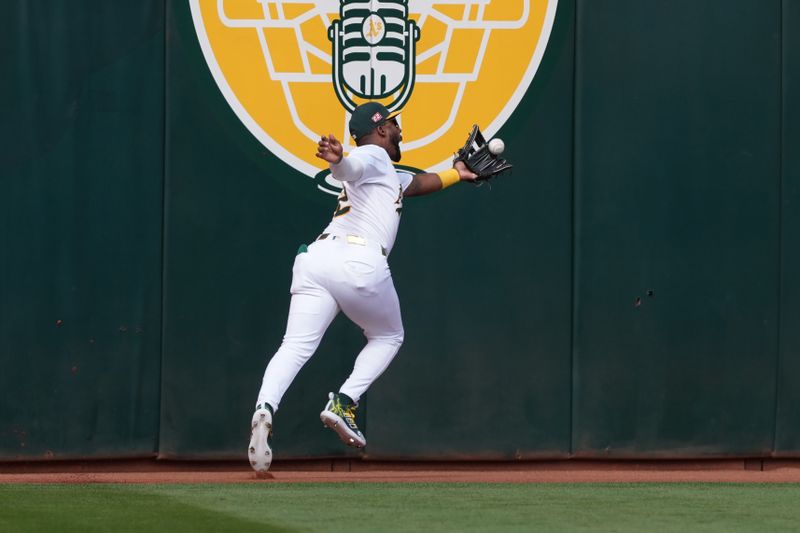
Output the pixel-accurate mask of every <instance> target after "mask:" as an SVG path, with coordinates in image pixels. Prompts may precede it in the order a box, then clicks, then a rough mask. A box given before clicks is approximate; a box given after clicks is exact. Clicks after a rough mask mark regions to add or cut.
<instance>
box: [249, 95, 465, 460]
mask: <svg viewBox="0 0 800 533" xmlns="http://www.w3.org/2000/svg"><path fill="white" fill-rule="evenodd" d="M349 127H350V134H351V135H352V137H353V139H354V140H355V142H356V148H355V149H353V150H352V151H351V152H350V154H349V155H348V156H345V155H344V153H343V149H342V144H341V143H340V142H339V141H338V140H337V139H336V137H334V136H333V135H332V134H331V135H327V136H325V135H323V136H322V138H321V139H320V141H319V145H318V147H317V154H316V155H317V157H319V158H320V159H323V160H325V161H327V162H328V163H329V164H330V169H331V173H332V175H333V177H334V178H335V179H337V180H339V181H341V183H342V192H341V194H340V195H339V203H338V205H337V206H336V209H335V211H334V214H333V220H331V222H330V224H328V226H327V227H326V228H325V230H324V231H323V232H322V234H320V235H319V237H317V239H316V240H315V241H314V242H313V243H311V244H310V245H308V246H307V247H306V246H301V247H300V250H299V253H298V254H297V257H296V258H295V261H294V267H293V269H292V285H291V290H290V292H291V294H292V298H291V304H290V307H289V318H288V321H287V325H286V334H285V335H284V337H283V343H282V344H281V346H280V348H279V349H278V351H277V352H276V353H275V355H274V356H273V357H272V359H271V360H270V362H269V364H268V365H267V368H266V371H265V372H264V379H263V382H262V384H261V390H260V391H259V393H258V399H257V401H256V409H255V413H254V414H253V418H252V423H251V438H250V447H249V450H248V456H249V459H250V464H251V466H252V467H253V469H254V470H255V471H256V472H257V473H263V472H266V471H267V470H268V469H269V467H270V464H271V463H272V449H271V442H270V437H271V434H272V417H273V415H274V414H275V412H276V411H277V410H278V407H279V405H280V402H281V398H282V397H283V395H284V393H285V392H286V390H287V389H288V388H289V385H290V384H291V383H292V381H293V380H294V378H295V376H296V375H297V373H298V372H299V371H300V368H301V367H302V366H303V365H304V364H305V363H306V362H307V361H308V360H309V359H310V358H311V356H312V355H313V354H314V352H315V351H316V349H317V346H319V343H320V340H321V339H322V336H323V334H324V333H325V330H326V329H327V328H328V326H329V325H330V323H331V321H332V320H333V319H334V317H335V316H336V315H337V313H338V312H339V311H340V310H341V311H343V312H344V313H345V314H346V315H347V317H348V318H349V319H350V320H352V321H353V322H355V323H356V324H357V325H358V326H359V327H360V328H361V329H362V330H363V331H364V335H365V336H366V337H367V344H366V346H364V349H363V350H361V352H360V353H359V354H358V356H357V357H356V360H355V365H354V368H353V371H352V373H351V374H350V376H349V377H348V378H347V380H346V381H345V382H344V383H343V384H342V386H341V387H340V388H339V392H338V393H334V392H331V393H329V395H328V402H327V404H326V405H325V408H324V409H323V410H322V412H321V413H320V419H321V420H322V422H323V423H324V424H325V426H327V427H329V428H331V429H332V430H334V431H335V432H336V433H337V434H338V436H339V438H340V439H341V440H342V442H344V443H345V444H347V445H350V446H355V447H357V448H363V447H364V446H366V444H367V440H366V438H365V437H364V434H363V433H362V432H361V431H359V429H358V425H356V408H357V407H358V401H359V399H360V398H361V396H362V395H363V394H364V393H365V392H366V391H367V389H368V388H369V386H370V385H371V384H372V382H374V381H375V380H376V379H377V378H378V377H379V376H380V375H381V374H382V373H383V371H384V370H386V368H387V367H388V366H389V363H391V362H392V359H393V358H394V356H395V355H396V354H397V351H398V350H399V349H400V345H401V344H402V343H403V323H402V320H401V317H400V303H399V301H398V298H397V293H396V292H395V288H394V283H393V281H392V274H391V272H390V271H389V264H388V263H387V258H388V256H389V252H390V251H391V250H392V246H393V245H394V241H395V236H396V235H397V228H398V225H399V223H400V213H401V211H402V208H403V198H404V197H407V196H421V195H424V194H429V193H432V192H436V191H439V190H442V189H444V188H446V187H449V186H450V185H453V184H455V183H457V182H459V181H462V180H463V181H472V180H475V178H476V177H477V175H476V174H474V173H473V172H472V171H470V170H469V168H468V167H467V166H466V165H465V164H464V163H463V162H462V161H458V162H456V163H455V164H454V167H453V168H451V169H449V170H447V171H445V172H442V173H439V174H433V173H423V174H417V175H415V176H413V177H412V176H409V175H408V174H400V173H398V172H397V171H396V170H395V168H394V166H393V165H392V162H398V161H400V156H401V154H400V142H401V141H402V131H401V129H400V126H399V125H398V123H397V118H396V114H395V115H391V114H390V113H389V111H388V110H387V109H386V107H384V106H383V105H381V104H380V103H378V102H369V103H366V104H362V105H360V106H358V107H356V108H355V110H354V111H353V113H352V116H351V119H350V123H349Z"/></svg>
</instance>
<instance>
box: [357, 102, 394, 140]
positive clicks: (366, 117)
mask: <svg viewBox="0 0 800 533" xmlns="http://www.w3.org/2000/svg"><path fill="white" fill-rule="evenodd" d="M399 114H400V113H399V112H397V113H394V114H391V113H389V110H388V109H386V107H385V106H384V105H383V104H381V103H380V102H367V103H365V104H361V105H360V106H358V107H356V108H355V109H354V110H353V114H352V115H351V116H350V135H352V136H353V139H356V140H358V139H360V138H361V137H363V136H364V135H366V134H368V133H369V132H371V131H372V130H374V129H375V128H377V127H378V126H380V125H382V124H386V122H387V121H389V120H391V119H393V118H394V117H396V116H397V115H399Z"/></svg>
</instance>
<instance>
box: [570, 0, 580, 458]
mask: <svg viewBox="0 0 800 533" xmlns="http://www.w3.org/2000/svg"><path fill="white" fill-rule="evenodd" d="M579 10H580V0H575V12H574V13H573V21H572V23H573V26H574V30H573V43H572V44H573V48H572V169H571V171H572V191H571V198H570V207H571V209H572V213H571V214H570V216H571V219H572V232H571V234H572V242H571V251H570V252H571V257H572V259H571V261H570V279H571V291H572V294H571V295H570V300H571V305H572V309H571V313H570V346H569V351H570V370H569V374H570V394H569V400H570V405H569V427H570V439H569V456H570V457H572V456H574V455H575V418H576V417H575V405H576V401H575V379H576V376H575V369H576V366H577V365H576V353H575V346H576V336H577V333H576V325H577V309H578V305H577V303H578V298H577V295H578V288H577V287H578V281H577V270H578V269H577V261H578V259H577V254H578V250H577V241H578V235H577V234H578V217H577V214H578V208H577V201H578V193H577V189H578V150H577V147H578V120H579V119H578V87H579V84H578V72H579V71H578V31H579V24H578V22H579V18H580V17H579Z"/></svg>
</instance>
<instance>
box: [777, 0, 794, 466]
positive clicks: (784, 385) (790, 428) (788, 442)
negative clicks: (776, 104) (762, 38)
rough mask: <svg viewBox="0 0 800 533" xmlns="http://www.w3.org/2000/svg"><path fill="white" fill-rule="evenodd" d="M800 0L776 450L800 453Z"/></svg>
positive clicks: (787, 77) (786, 16) (786, 177)
mask: <svg viewBox="0 0 800 533" xmlns="http://www.w3.org/2000/svg"><path fill="white" fill-rule="evenodd" d="M798 146H800V3H799V2H795V1H791V0H784V2H783V143H782V148H783V150H782V152H783V198H782V200H783V201H782V204H781V205H782V208H783V218H782V220H783V226H782V233H781V237H782V247H781V249H782V251H783V256H782V261H781V272H782V284H781V350H780V363H779V367H778V368H779V371H780V372H779V374H778V377H779V380H778V417H777V418H778V419H777V429H776V434H775V435H776V439H775V451H776V453H777V454H778V455H784V456H785V455H793V456H798V455H800V387H798V386H797V376H800V327H798V324H800V279H798V276H797V273H798V272H800V246H798V243H800V151H798V149H797V147H798Z"/></svg>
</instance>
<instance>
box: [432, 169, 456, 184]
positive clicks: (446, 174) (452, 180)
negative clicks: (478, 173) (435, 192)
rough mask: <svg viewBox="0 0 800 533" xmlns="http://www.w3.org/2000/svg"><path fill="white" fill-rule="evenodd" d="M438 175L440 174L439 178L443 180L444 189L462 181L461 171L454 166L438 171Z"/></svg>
mask: <svg viewBox="0 0 800 533" xmlns="http://www.w3.org/2000/svg"><path fill="white" fill-rule="evenodd" d="M436 175H437V176H439V179H440V180H441V181H442V189H446V188H448V187H449V186H451V185H455V184H456V183H458V182H459V181H461V173H460V172H459V171H458V170H456V169H454V168H449V169H447V170H445V171H443V172H437V173H436Z"/></svg>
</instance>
